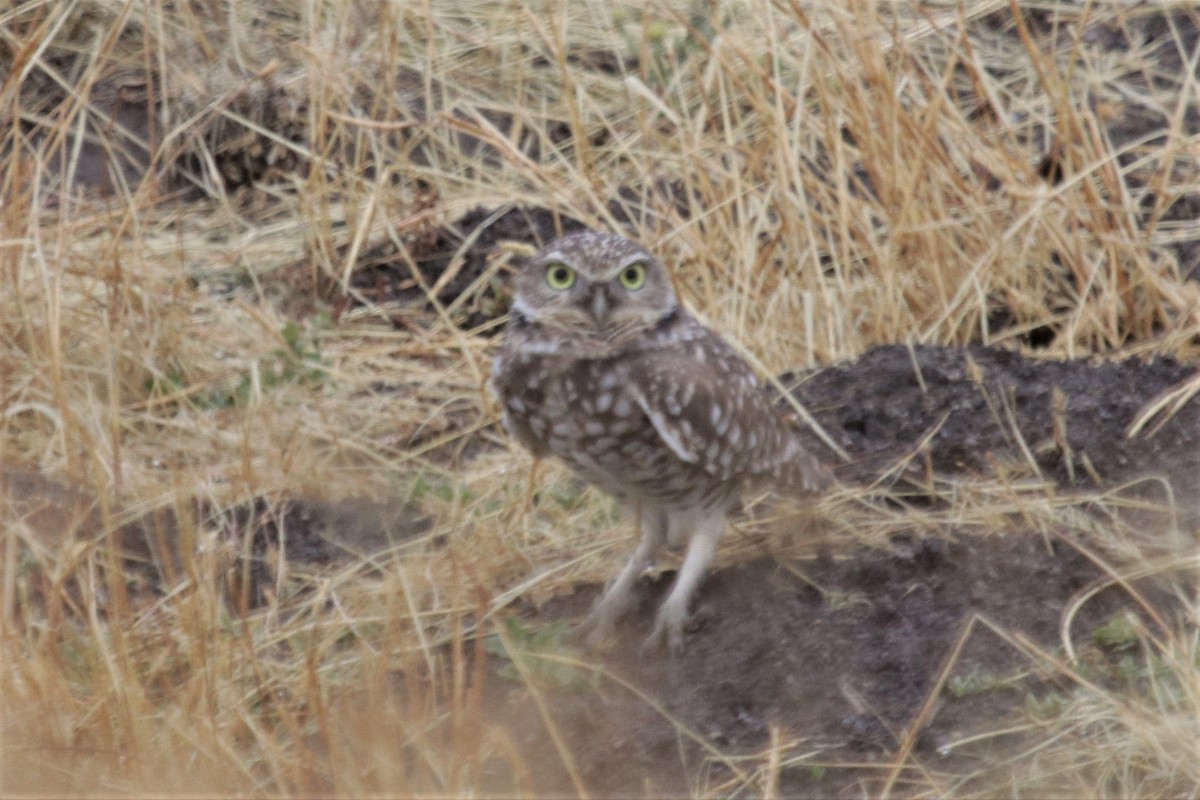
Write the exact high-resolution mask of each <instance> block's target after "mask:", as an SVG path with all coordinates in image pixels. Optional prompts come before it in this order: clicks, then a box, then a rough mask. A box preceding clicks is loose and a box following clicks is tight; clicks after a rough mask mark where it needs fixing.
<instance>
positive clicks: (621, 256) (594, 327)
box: [512, 231, 679, 349]
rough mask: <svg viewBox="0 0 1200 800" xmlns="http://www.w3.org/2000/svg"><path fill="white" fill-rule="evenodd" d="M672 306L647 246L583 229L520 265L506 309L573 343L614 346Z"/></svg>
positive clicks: (674, 301) (668, 312) (674, 306)
mask: <svg viewBox="0 0 1200 800" xmlns="http://www.w3.org/2000/svg"><path fill="white" fill-rule="evenodd" d="M678 307H679V302H678V300H677V299H676V297H675V289H674V287H673V286H672V285H671V279H670V277H669V276H668V275H667V271H666V270H665V269H664V268H663V266H662V265H661V264H659V263H658V261H656V260H655V258H654V257H653V256H652V255H650V254H649V253H648V252H646V250H645V249H643V248H642V247H641V246H640V245H638V244H636V243H634V242H631V241H630V240H629V239H626V238H625V237H623V236H618V235H616V234H612V233H603V232H600V231H584V232H581V233H572V234H568V235H567V236H563V237H562V238H560V239H557V240H555V241H553V242H551V243H550V244H548V245H547V246H546V247H544V248H543V249H542V250H541V251H540V252H538V253H537V255H535V256H534V257H533V258H532V259H531V260H530V261H529V263H528V264H526V265H525V267H524V269H522V270H521V273H520V274H519V275H518V276H517V279H516V283H515V296H514V298H513V306H512V312H513V316H514V318H516V319H518V320H519V321H521V322H524V323H532V324H534V325H536V326H539V327H541V328H543V329H544V330H546V331H547V332H549V333H553V334H556V335H557V336H560V337H564V338H566V339H568V340H571V341H574V342H576V343H579V344H590V345H593V346H602V345H606V346H607V347H610V348H614V349H615V348H617V347H619V346H620V345H621V344H623V343H625V342H627V341H630V340H631V339H632V338H634V337H635V336H637V335H638V334H640V333H642V332H643V331H645V330H646V329H648V328H652V327H654V326H655V325H656V324H658V323H659V322H660V321H662V320H663V319H665V318H666V317H669V316H671V315H673V314H674V313H675V312H676V310H677V309H678Z"/></svg>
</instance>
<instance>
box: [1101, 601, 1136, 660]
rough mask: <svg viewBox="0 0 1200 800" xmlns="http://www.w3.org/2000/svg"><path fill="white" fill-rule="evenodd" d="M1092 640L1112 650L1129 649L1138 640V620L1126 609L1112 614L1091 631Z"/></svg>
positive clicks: (1122, 650) (1121, 650)
mask: <svg viewBox="0 0 1200 800" xmlns="http://www.w3.org/2000/svg"><path fill="white" fill-rule="evenodd" d="M1092 641H1093V642H1095V643H1096V644H1097V645H1098V646H1099V647H1103V648H1104V649H1105V650H1110V651H1113V652H1118V653H1119V652H1124V651H1126V650H1130V649H1132V648H1133V647H1134V645H1136V644H1137V642H1138V621H1137V618H1136V617H1135V616H1133V614H1131V613H1130V612H1128V611H1121V612H1118V613H1116V614H1114V615H1113V616H1112V617H1110V618H1109V620H1108V621H1107V622H1105V623H1104V624H1103V625H1101V626H1100V627H1099V628H1096V630H1095V631H1093V632H1092Z"/></svg>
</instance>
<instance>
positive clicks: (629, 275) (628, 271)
mask: <svg viewBox="0 0 1200 800" xmlns="http://www.w3.org/2000/svg"><path fill="white" fill-rule="evenodd" d="M619 279H620V281H621V285H622V286H624V287H625V288H626V289H628V290H629V291H631V292H632V291H636V290H638V289H640V288H642V287H643V286H645V285H646V265H645V264H643V263H642V262H640V261H639V262H637V263H636V264H630V265H629V266H628V267H626V268H625V269H623V270H621V275H620V278H619Z"/></svg>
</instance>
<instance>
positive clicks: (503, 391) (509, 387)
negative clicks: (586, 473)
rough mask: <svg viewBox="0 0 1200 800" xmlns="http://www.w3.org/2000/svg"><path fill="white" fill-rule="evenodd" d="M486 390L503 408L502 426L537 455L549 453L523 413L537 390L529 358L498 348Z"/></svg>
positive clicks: (533, 370) (543, 455)
mask: <svg viewBox="0 0 1200 800" xmlns="http://www.w3.org/2000/svg"><path fill="white" fill-rule="evenodd" d="M487 386H488V390H489V391H490V392H491V394H492V396H493V397H495V398H496V400H498V401H499V402H500V405H501V407H502V408H503V409H504V417H503V421H504V429H505V430H506V431H508V435H509V436H512V437H513V438H514V439H516V440H517V441H518V442H520V443H521V445H522V446H523V447H524V448H525V449H526V450H529V451H530V452H531V453H533V454H534V455H535V456H537V457H538V458H543V457H545V456H547V455H549V454H550V448H549V447H548V446H547V445H546V442H545V440H544V439H543V438H542V437H540V436H538V435H537V434H536V433H535V432H534V430H533V428H532V427H530V425H529V418H528V416H527V414H526V413H523V412H527V411H528V405H529V403H531V402H532V399H531V398H529V397H527V395H528V394H531V393H540V389H539V388H538V380H537V377H536V367H535V365H534V363H533V362H532V361H530V360H528V359H525V360H522V359H520V358H514V357H513V355H512V354H511V353H509V352H507V350H501V352H500V353H499V355H497V356H496V358H495V360H494V361H492V375H491V377H490V378H489V379H488V384H487Z"/></svg>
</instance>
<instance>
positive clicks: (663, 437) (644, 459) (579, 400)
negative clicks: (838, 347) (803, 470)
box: [494, 311, 800, 505]
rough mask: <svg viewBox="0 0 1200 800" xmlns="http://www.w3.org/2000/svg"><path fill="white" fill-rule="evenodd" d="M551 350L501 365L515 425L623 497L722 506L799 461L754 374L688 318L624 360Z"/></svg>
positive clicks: (528, 439)
mask: <svg viewBox="0 0 1200 800" xmlns="http://www.w3.org/2000/svg"><path fill="white" fill-rule="evenodd" d="M545 349H546V348H542V347H534V348H530V349H528V350H526V349H523V348H522V347H521V346H520V344H519V340H518V342H516V343H515V346H514V347H513V348H512V349H511V350H510V351H509V352H506V353H505V354H503V355H502V356H501V357H500V359H498V360H497V364H496V368H495V370H494V372H495V373H496V375H497V376H498V378H496V379H495V387H496V389H497V393H498V394H499V396H500V399H501V402H502V403H503V406H504V412H505V423H506V427H507V428H508V430H509V431H510V432H511V433H512V434H513V435H514V436H516V438H517V439H518V440H519V441H521V443H522V444H524V445H525V446H526V447H527V448H529V449H530V450H531V451H533V452H534V453H536V454H538V455H543V456H545V455H555V456H558V457H559V458H560V459H562V460H563V461H564V462H565V463H566V464H567V465H568V466H569V467H571V469H572V470H573V471H575V472H576V473H577V474H579V476H580V477H582V478H583V479H584V480H586V481H588V482H589V483H594V484H596V485H598V486H600V487H601V488H603V489H605V490H606V491H608V492H610V493H611V494H614V495H617V496H618V497H626V498H631V499H639V500H648V501H651V502H657V503H663V504H667V505H686V504H691V503H696V502H702V503H706V504H707V503H712V502H716V501H719V500H723V499H726V498H727V497H728V495H729V494H730V493H731V492H733V491H736V489H737V488H740V484H741V483H742V482H743V481H746V480H753V479H757V478H768V479H769V478H773V477H774V475H773V471H775V470H776V469H777V468H778V467H779V465H780V464H782V463H784V462H786V461H788V460H790V459H792V458H794V457H796V456H797V455H799V454H800V450H799V446H798V445H797V444H796V442H795V438H794V434H793V432H792V430H791V429H790V427H789V426H788V424H787V422H786V420H785V419H784V418H783V417H782V415H781V414H780V413H779V411H778V410H776V409H775V407H774V406H773V405H772V404H771V402H770V399H769V396H768V394H767V393H766V391H765V389H764V388H763V386H762V385H761V383H760V382H759V380H758V379H757V377H756V376H755V375H754V373H753V371H752V370H751V369H750V367H749V366H748V365H747V364H746V363H745V362H744V361H743V360H742V359H741V357H740V356H738V355H737V353H736V352H734V350H733V348H732V347H730V346H729V345H728V344H727V343H726V342H725V341H723V340H722V339H721V338H720V337H719V336H717V334H715V333H714V332H712V331H711V330H709V329H708V328H705V327H704V326H703V325H701V324H700V323H699V322H697V321H696V320H695V319H694V318H693V317H691V315H689V314H687V313H686V312H682V311H681V312H679V313H677V314H675V315H673V316H672V318H671V319H670V320H669V321H668V324H665V325H661V326H659V327H658V328H656V329H655V330H654V331H653V332H651V333H649V334H648V335H647V336H645V337H644V338H643V339H642V340H641V341H640V342H639V343H637V344H636V345H635V346H632V347H630V348H628V349H627V350H625V351H624V352H622V353H621V354H620V356H619V357H618V356H610V357H605V358H599V359H577V358H571V357H567V356H563V355H559V354H556V353H546V352H542V351H544V350H545Z"/></svg>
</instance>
